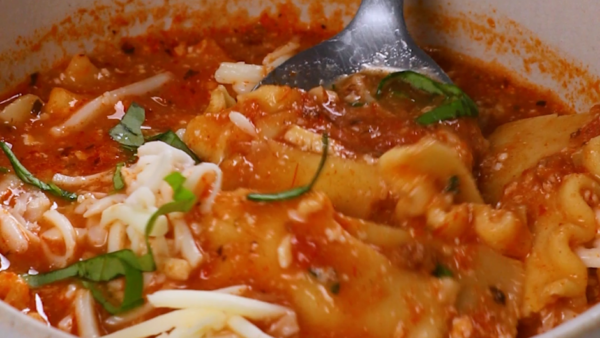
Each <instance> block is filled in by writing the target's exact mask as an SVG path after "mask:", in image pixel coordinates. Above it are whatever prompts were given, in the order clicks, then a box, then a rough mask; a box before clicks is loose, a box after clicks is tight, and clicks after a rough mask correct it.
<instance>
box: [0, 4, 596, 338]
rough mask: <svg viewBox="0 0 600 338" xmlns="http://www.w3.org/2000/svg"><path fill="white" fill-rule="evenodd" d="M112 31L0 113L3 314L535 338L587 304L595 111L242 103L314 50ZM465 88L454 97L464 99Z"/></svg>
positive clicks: (527, 95)
mask: <svg viewBox="0 0 600 338" xmlns="http://www.w3.org/2000/svg"><path fill="white" fill-rule="evenodd" d="M276 22H277V21H276V19H274V18H270V17H268V16H263V17H262V19H261V20H260V21H259V22H249V23H245V24H244V25H240V26H239V27H235V28H227V29H211V30H207V31H205V32H203V33H189V32H177V33H176V32H170V33H169V32H167V33H163V34H159V35H147V36H142V37H136V38H128V39H125V40H123V41H122V42H121V44H120V45H119V46H117V47H105V48H103V49H99V50H98V51H96V52H95V53H94V54H91V55H83V54H82V55H75V56H73V57H72V58H71V59H69V60H66V61H65V62H64V63H61V64H58V65H57V66H56V67H54V68H52V69H48V70H45V71H41V72H39V73H35V74H32V75H31V76H30V78H29V79H27V81H25V82H23V83H21V84H20V85H18V86H16V87H15V88H14V89H12V90H10V91H9V92H7V93H6V94H5V95H4V96H3V97H2V99H0V102H1V103H0V108H1V112H0V120H2V122H3V123H2V124H0V140H1V141H2V143H0V145H2V148H3V151H4V154H5V155H6V156H2V157H0V167H1V170H2V173H1V174H0V202H1V203H2V204H1V205H0V253H1V254H2V256H0V257H1V258H2V260H1V262H2V265H1V267H0V270H1V271H0V286H1V287H0V298H1V299H2V300H4V301H5V302H7V303H8V304H10V305H12V306H14V307H15V308H17V309H18V310H21V311H22V312H23V313H25V314H27V315H29V316H32V317H34V318H36V319H38V320H40V321H43V322H45V323H47V324H49V325H52V326H54V327H57V328H58V329H60V330H63V331H66V332H69V333H72V334H77V335H79V336H81V337H97V336H107V337H113V338H116V337H157V336H158V337H203V336H218V337H269V336H272V337H423V336H430V337H453V338H454V337H515V336H519V337H529V336H532V335H535V334H536V333H539V332H545V331H547V330H550V329H552V328H553V327H555V326H556V325H558V324H560V323H561V322H562V321H564V320H567V319H569V318H572V317H574V316H576V315H577V314H579V313H581V312H583V311H585V310H586V309H587V308H589V307H590V306H591V305H593V304H595V303H596V302H597V300H596V299H597V298H598V292H599V291H598V276H597V268H598V267H600V265H599V264H600V261H598V259H597V257H598V249H597V248H596V245H597V242H596V227H597V225H596V216H595V215H596V211H597V207H598V202H599V197H598V196H599V195H598V194H600V186H599V185H598V182H597V180H596V177H598V176H597V175H600V174H599V173H596V171H597V169H596V168H598V167H599V166H598V165H596V164H597V163H596V161H598V158H597V149H598V148H599V147H600V144H598V143H599V142H600V139H598V138H597V136H598V131H599V129H598V127H597V125H598V118H597V115H596V114H595V112H594V110H592V112H590V113H588V114H579V115H573V114H571V113H572V112H571V111H569V109H568V108H567V106H566V105H564V104H563V103H562V102H560V101H559V100H557V99H556V97H555V95H554V94H553V93H550V92H547V91H544V90H541V89H539V88H535V87H533V86H531V85H528V84H526V83H522V82H520V81H518V80H517V79H515V78H513V77H512V76H511V74H510V73H509V72H508V71H506V70H504V69H499V68H494V67H492V66H490V65H485V64H482V63H481V62H480V61H478V60H473V59H470V58H469V57H468V56H465V55H460V54H457V53H455V52H452V51H448V50H436V49H431V50H429V53H430V54H431V55H432V56H433V57H434V59H436V61H438V62H439V63H440V64H441V65H442V67H443V68H444V69H445V70H446V71H447V72H448V74H449V75H450V77H451V78H452V79H453V81H455V83H456V86H453V85H443V84H439V83H437V82H435V81H433V80H431V79H429V78H427V77H424V76H422V75H419V74H416V73H412V72H398V73H392V74H380V73H360V74H354V75H351V76H348V77H346V78H343V79H340V80H339V81H337V82H336V83H335V84H332V85H330V86H327V87H317V88H313V89H311V90H309V91H302V90H299V89H295V88H289V87H284V86H262V87H260V88H258V89H256V90H252V89H253V88H254V86H255V84H256V83H257V82H258V81H259V80H260V79H261V78H262V77H263V76H265V75H266V73H267V72H268V71H269V70H271V69H273V68H274V67H276V66H277V65H278V64H280V63H281V62H283V61H284V60H285V59H287V58H289V57H290V56H291V55H293V54H295V53H297V52H298V51H300V50H302V49H304V48H308V47H310V46H312V45H314V44H316V43H318V42H319V41H322V40H324V39H326V38H327V37H329V36H331V35H332V33H333V32H332V31H329V30H327V29H325V28H323V29H320V30H306V29H303V28H302V27H292V28H290V27H286V28H280V27H278V26H277V24H276ZM459 88H460V89H459Z"/></svg>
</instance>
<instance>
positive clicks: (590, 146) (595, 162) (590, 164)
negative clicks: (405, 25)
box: [581, 136, 600, 179]
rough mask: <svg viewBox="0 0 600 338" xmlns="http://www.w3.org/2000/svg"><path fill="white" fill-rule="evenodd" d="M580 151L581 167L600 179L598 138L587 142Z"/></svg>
mask: <svg viewBox="0 0 600 338" xmlns="http://www.w3.org/2000/svg"><path fill="white" fill-rule="evenodd" d="M581 150H582V151H581V153H582V156H581V157H582V165H583V166H584V167H585V168H586V169H587V171H589V172H590V173H592V174H593V175H594V176H596V179H600V136H599V137H594V138H593V139H591V140H589V141H588V142H587V143H586V144H585V145H584V146H583V148H582V149H581Z"/></svg>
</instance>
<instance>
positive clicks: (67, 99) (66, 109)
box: [44, 87, 89, 120]
mask: <svg viewBox="0 0 600 338" xmlns="http://www.w3.org/2000/svg"><path fill="white" fill-rule="evenodd" d="M87 101H89V99H88V98H87V97H86V96H84V95H79V94H75V93H72V92H70V91H68V90H66V89H64V88H60V87H54V88H52V91H50V97H49V98H48V103H46V105H45V106H44V112H45V113H48V114H50V116H51V117H52V119H58V120H63V119H66V118H67V117H69V116H71V115H72V114H73V112H75V111H77V109H79V107H81V106H82V105H83V104H84V103H85V102H87Z"/></svg>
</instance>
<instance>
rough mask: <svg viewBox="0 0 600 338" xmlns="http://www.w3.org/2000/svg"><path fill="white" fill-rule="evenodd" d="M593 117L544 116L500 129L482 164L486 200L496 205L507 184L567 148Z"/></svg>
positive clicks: (510, 124)
mask: <svg viewBox="0 0 600 338" xmlns="http://www.w3.org/2000/svg"><path fill="white" fill-rule="evenodd" d="M593 117H594V116H593V115H590V114H574V115H563V116H557V115H544V116H539V117H533V118H528V119H523V120H519V121H515V122H510V123H507V124H504V125H502V126H500V127H498V129H496V130H495V131H494V133H492V135H490V137H489V141H490V149H489V152H488V153H487V155H486V158H485V159H484V161H483V165H482V175H481V191H482V194H483V196H484V197H485V199H486V201H489V202H492V203H495V202H497V201H498V200H499V198H500V196H501V194H502V191H503V189H504V186H505V185H506V184H508V183H509V182H510V181H512V180H513V179H515V178H517V177H519V176H521V173H523V171H524V170H526V169H528V168H531V167H533V166H534V165H535V164H536V163H538V162H539V161H540V160H541V159H542V158H544V157H546V156H549V155H552V154H555V153H557V152H559V151H560V150H562V149H563V148H565V147H567V146H568V145H569V140H570V138H571V134H572V133H573V132H575V131H577V129H578V128H580V127H582V126H583V125H585V124H586V123H587V122H589V121H590V120H591V119H592V118H593Z"/></svg>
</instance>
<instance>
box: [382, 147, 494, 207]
mask: <svg viewBox="0 0 600 338" xmlns="http://www.w3.org/2000/svg"><path fill="white" fill-rule="evenodd" d="M440 163H444V165H440ZM379 168H380V171H381V173H382V175H383V177H384V178H385V180H386V181H387V182H388V183H389V184H391V185H392V186H393V187H394V188H395V189H397V191H398V192H401V193H405V194H408V193H410V190H409V191H407V188H409V187H411V186H413V184H412V179H413V178H414V177H415V176H419V175H422V174H426V175H429V176H430V177H433V178H434V179H436V180H438V182H440V183H441V184H442V185H443V186H445V185H446V184H448V182H449V181H450V178H451V177H457V178H458V182H459V184H460V187H459V189H458V191H457V193H456V199H457V201H459V202H473V203H483V199H482V198H481V196H480V195H479V191H478V190H477V186H476V184H475V180H473V177H472V176H471V173H470V171H469V170H468V169H467V168H466V167H465V165H464V164H463V162H462V161H461V160H460V158H459V157H458V156H457V155H456V152H455V151H454V150H452V149H451V148H449V147H447V146H445V145H443V144H442V143H440V142H439V141H435V140H432V139H427V138H423V139H421V140H420V141H419V142H418V143H416V144H413V145H409V146H402V147H396V148H394V149H391V150H389V151H388V152H386V153H385V154H383V156H381V158H380V159H379Z"/></svg>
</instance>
